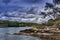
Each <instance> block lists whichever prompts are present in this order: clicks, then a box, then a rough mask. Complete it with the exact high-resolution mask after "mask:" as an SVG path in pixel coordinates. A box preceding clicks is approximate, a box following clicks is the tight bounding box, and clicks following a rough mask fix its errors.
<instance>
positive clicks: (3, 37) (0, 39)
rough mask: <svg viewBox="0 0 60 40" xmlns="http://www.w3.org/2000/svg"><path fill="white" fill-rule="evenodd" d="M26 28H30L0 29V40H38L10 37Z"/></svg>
mask: <svg viewBox="0 0 60 40" xmlns="http://www.w3.org/2000/svg"><path fill="white" fill-rule="evenodd" d="M26 28H30V27H17V28H0V40H40V39H39V38H37V37H32V36H24V35H11V34H13V33H16V32H19V31H20V30H24V29H26ZM7 33H10V34H7Z"/></svg>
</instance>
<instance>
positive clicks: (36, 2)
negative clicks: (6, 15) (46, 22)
mask: <svg viewBox="0 0 60 40" xmlns="http://www.w3.org/2000/svg"><path fill="white" fill-rule="evenodd" d="M46 2H50V3H52V0H11V1H10V2H9V3H8V5H5V3H3V0H0V5H1V6H3V7H7V6H22V7H31V6H39V7H44V5H45V3H46Z"/></svg>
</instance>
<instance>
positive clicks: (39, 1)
mask: <svg viewBox="0 0 60 40" xmlns="http://www.w3.org/2000/svg"><path fill="white" fill-rule="evenodd" d="M46 2H48V3H53V2H52V0H10V2H9V3H8V5H6V4H5V3H4V2H3V0H0V12H3V13H0V20H1V19H3V20H12V21H22V22H23V21H24V22H36V23H41V22H45V21H47V20H48V19H50V18H49V17H48V16H47V17H46V18H40V16H41V15H35V14H27V13H24V12H23V14H22V13H18V12H16V11H13V10H14V9H21V10H22V8H23V10H25V9H27V8H31V7H37V8H38V11H39V10H42V9H43V8H44V6H45V3H46ZM6 10H9V11H13V12H10V13H9V12H8V15H10V16H19V17H18V18H17V17H6V16H3V15H4V14H5V13H4V12H5V11H6ZM35 12H36V11H35ZM36 14H37V13H36ZM26 15H27V16H26ZM22 16H23V17H34V18H27V19H25V18H20V17H22ZM36 18H38V19H37V20H36ZM46 19H47V20H46Z"/></svg>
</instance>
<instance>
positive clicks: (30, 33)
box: [13, 29, 60, 40]
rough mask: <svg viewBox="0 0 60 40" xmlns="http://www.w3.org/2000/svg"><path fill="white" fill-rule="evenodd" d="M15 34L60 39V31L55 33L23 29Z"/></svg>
mask: <svg viewBox="0 0 60 40" xmlns="http://www.w3.org/2000/svg"><path fill="white" fill-rule="evenodd" d="M13 35H26V36H34V37H39V38H42V39H48V40H52V39H53V40H60V33H56V34H54V33H49V32H43V31H41V30H33V29H25V30H21V31H20V32H19V33H14V34H13Z"/></svg>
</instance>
